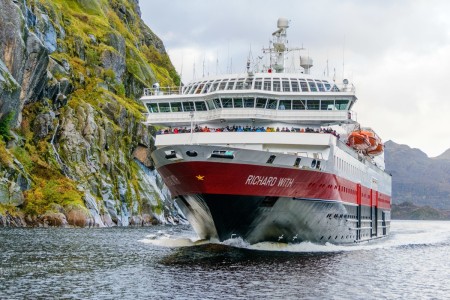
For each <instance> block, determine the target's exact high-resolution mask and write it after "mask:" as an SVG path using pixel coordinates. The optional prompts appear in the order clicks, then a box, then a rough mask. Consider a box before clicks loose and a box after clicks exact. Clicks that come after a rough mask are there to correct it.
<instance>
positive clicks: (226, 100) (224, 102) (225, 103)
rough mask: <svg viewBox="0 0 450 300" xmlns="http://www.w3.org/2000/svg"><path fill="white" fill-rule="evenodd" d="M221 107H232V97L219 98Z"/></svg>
mask: <svg viewBox="0 0 450 300" xmlns="http://www.w3.org/2000/svg"><path fill="white" fill-rule="evenodd" d="M221 100H222V107H223V108H232V107H233V99H231V98H221Z"/></svg>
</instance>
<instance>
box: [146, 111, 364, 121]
mask: <svg viewBox="0 0 450 300" xmlns="http://www.w3.org/2000/svg"><path fill="white" fill-rule="evenodd" d="M355 118H356V115H355V114H354V113H353V112H349V111H346V110H302V111H298V110H296V111H289V110H270V109H259V108H255V109H248V108H244V109H236V108H235V109H214V110H209V111H194V112H179V113H171V112H163V113H151V114H148V115H147V122H148V123H153V124H164V123H167V122H179V123H183V122H184V123H189V122H191V120H193V121H195V122H204V121H211V120H224V121H225V120H227V119H267V120H274V121H290V120H302V121H311V122H314V121H326V122H333V121H337V122H345V121H355Z"/></svg>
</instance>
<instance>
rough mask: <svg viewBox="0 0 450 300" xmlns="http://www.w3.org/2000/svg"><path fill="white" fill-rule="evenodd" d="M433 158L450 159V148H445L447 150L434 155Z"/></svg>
mask: <svg viewBox="0 0 450 300" xmlns="http://www.w3.org/2000/svg"><path fill="white" fill-rule="evenodd" d="M434 159H442V160H448V161H450V149H447V151H445V152H444V153H442V154H441V155H439V156H436V157H434Z"/></svg>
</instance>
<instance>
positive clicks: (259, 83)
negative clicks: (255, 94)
mask: <svg viewBox="0 0 450 300" xmlns="http://www.w3.org/2000/svg"><path fill="white" fill-rule="evenodd" d="M260 89H262V79H261V78H256V80H255V90H260Z"/></svg>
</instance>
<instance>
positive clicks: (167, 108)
mask: <svg viewBox="0 0 450 300" xmlns="http://www.w3.org/2000/svg"><path fill="white" fill-rule="evenodd" d="M159 111H160V112H170V104H169V103H168V102H167V103H159Z"/></svg>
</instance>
